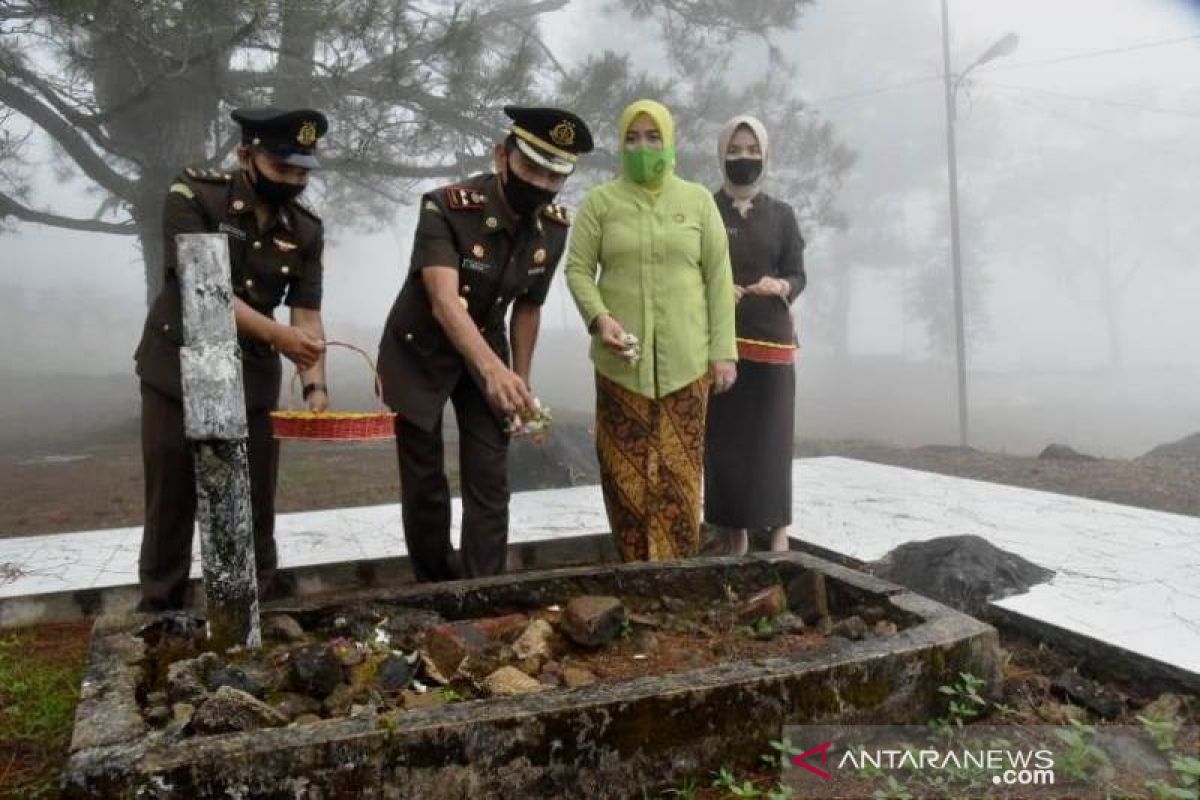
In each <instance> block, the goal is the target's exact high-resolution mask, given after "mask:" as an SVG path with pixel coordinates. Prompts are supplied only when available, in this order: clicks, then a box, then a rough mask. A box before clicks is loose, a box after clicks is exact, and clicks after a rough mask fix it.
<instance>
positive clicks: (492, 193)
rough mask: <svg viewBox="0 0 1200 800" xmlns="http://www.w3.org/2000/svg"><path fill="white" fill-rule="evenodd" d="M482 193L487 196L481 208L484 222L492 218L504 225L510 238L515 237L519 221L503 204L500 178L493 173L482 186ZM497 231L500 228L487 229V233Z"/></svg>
mask: <svg viewBox="0 0 1200 800" xmlns="http://www.w3.org/2000/svg"><path fill="white" fill-rule="evenodd" d="M483 192H484V194H485V195H487V202H486V203H485V204H484V206H483V213H484V215H485V216H484V220H487V218H488V217H494V218H495V219H497V220H499V221H500V222H501V223H503V224H504V229H505V230H506V231H508V233H509V235H510V236H512V235H515V234H516V232H517V225H518V223H519V222H520V220H519V219H518V218H517V216H516V215H515V214H513V213H512V212H511V211H509V209H508V206H507V205H506V204H505V203H504V189H503V188H502V187H501V186H500V176H499V175H496V174H495V173H493V174H492V175H491V176H490V177H489V178H488V180H487V183H486V184H485V185H484V187H483ZM485 224H486V222H485ZM499 230H500V226H496V227H495V228H488V232H489V233H495V232H497V231H499Z"/></svg>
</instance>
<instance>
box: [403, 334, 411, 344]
mask: <svg viewBox="0 0 1200 800" xmlns="http://www.w3.org/2000/svg"><path fill="white" fill-rule="evenodd" d="M412 340H413V335H412V334H411V333H406V334H404V341H406V342H411V341H412Z"/></svg>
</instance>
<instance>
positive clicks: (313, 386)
mask: <svg viewBox="0 0 1200 800" xmlns="http://www.w3.org/2000/svg"><path fill="white" fill-rule="evenodd" d="M313 392H324V393H325V394H329V387H328V386H326V385H325V384H323V383H306V384H304V388H303V389H302V390H301V391H300V397H302V398H303V399H305V400H307V399H308V396H309V395H310V394H312V393H313Z"/></svg>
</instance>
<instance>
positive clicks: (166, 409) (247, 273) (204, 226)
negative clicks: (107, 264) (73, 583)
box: [134, 108, 328, 611]
mask: <svg viewBox="0 0 1200 800" xmlns="http://www.w3.org/2000/svg"><path fill="white" fill-rule="evenodd" d="M232 116H233V118H234V120H236V121H237V122H238V123H239V124H240V125H241V128H242V143H241V145H240V146H239V147H238V150H237V155H238V162H239V168H238V169H236V170H234V171H232V172H220V171H216V172H214V171H212V170H197V169H188V170H185V171H184V173H183V174H181V175H180V176H179V177H178V178H176V180H175V182H174V183H172V184H171V187H170V189H169V191H168V193H167V199H166V204H165V207H164V211H163V244H164V247H165V259H164V266H165V269H166V275H165V280H164V285H163V290H162V292H161V293H160V294H159V296H158V298H157V299H156V300H155V302H154V303H153V305H152V306H151V308H150V312H149V314H148V316H147V318H146V325H145V328H144V330H143V332H142V339H141V342H140V343H139V344H138V349H137V353H136V354H135V356H134V357H135V359H136V361H137V373H138V376H139V377H140V378H141V392H142V462H143V466H144V471H145V480H146V527H145V531H144V533H143V536H142V550H141V556H140V559H139V563H138V576H139V579H140V582H141V589H142V597H141V602H140V603H139V606H138V608H139V610H142V611H162V610H167V609H172V608H181V607H182V606H183V602H184V591H185V589H186V588H187V581H188V571H189V569H190V567H191V552H192V551H191V547H192V531H193V529H194V519H195V512H196V485H195V479H194V477H193V473H192V455H191V451H190V448H189V447H188V444H187V442H186V440H185V439H184V434H183V406H182V402H181V389H180V377H179V348H180V345H182V343H183V331H182V322H181V316H182V313H181V309H180V295H179V278H178V275H177V274H176V267H177V263H176V250H175V235H176V234H179V233H224V234H226V235H227V236H228V238H229V260H230V267H231V270H232V273H233V274H232V276H231V278H232V283H233V292H234V303H233V304H234V317H235V320H236V323H237V332H238V345H239V347H240V348H241V351H242V376H243V385H244V387H245V392H246V418H247V422H248V424H249V461H250V502H251V506H252V509H253V517H254V558H255V566H256V568H257V571H258V582H259V592H260V595H262V596H265V597H270V596H271V595H272V594H276V593H281V588H282V587H281V586H280V585H279V582H278V580H277V578H276V574H275V569H276V565H277V558H276V552H275V537H274V532H275V479H276V475H277V473H278V463H279V462H278V459H279V447H278V442H276V441H275V440H274V439H273V438H272V435H271V421H270V411H271V409H273V408H274V407H275V405H276V402H277V400H278V398H279V384H280V377H281V373H282V364H281V362H280V359H279V353H283V355H285V356H287V357H288V359H290V360H291V361H292V362H293V363H295V364H296V366H297V368H299V369H300V370H301V371H302V376H303V380H304V384H305V386H304V396H305V399H306V401H307V404H308V408H309V409H310V410H312V411H320V410H324V409H325V408H326V407H327V405H328V397H327V395H326V388H325V384H324V365H323V351H324V343H323V340H324V332H323V328H322V323H321V312H320V308H321V283H322V266H321V251H322V248H323V245H324V236H323V233H322V227H321V221H320V220H319V219H318V218H317V217H316V216H314V215H313V213H312V212H311V211H308V210H307V209H305V208H304V207H303V206H301V205H299V204H298V203H296V201H295V200H296V196H297V195H298V194H300V192H301V191H303V190H304V187H305V185H306V184H307V181H308V171H309V170H310V169H313V168H315V167H316V166H317V160H316V158H315V156H314V150H315V148H316V143H317V140H318V139H319V138H320V137H321V136H322V135H323V134H324V133H325V130H326V128H327V125H328V123H327V122H326V120H325V117H324V116H323V115H322V114H321V113H320V112H317V111H311V110H297V111H282V110H280V109H276V108H259V109H238V110H235V111H234V112H233V115H232ZM280 303H286V304H287V305H288V306H289V307H290V308H291V318H290V320H289V323H280V322H276V321H275V319H274V318H273V313H274V310H275V308H276V307H277V306H278V305H279V304H280Z"/></svg>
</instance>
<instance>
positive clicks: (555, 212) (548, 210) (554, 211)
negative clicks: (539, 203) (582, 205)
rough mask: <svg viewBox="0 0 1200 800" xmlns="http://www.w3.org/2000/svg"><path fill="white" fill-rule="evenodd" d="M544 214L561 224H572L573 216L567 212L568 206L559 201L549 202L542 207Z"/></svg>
mask: <svg viewBox="0 0 1200 800" xmlns="http://www.w3.org/2000/svg"><path fill="white" fill-rule="evenodd" d="M542 216H544V217H545V218H546V219H549V220H553V221H555V222H557V223H558V224H559V225H570V224H571V216H570V214H569V213H568V212H567V207H566V206H564V205H559V204H558V203H547V204H546V205H545V206H544V207H543V208H542Z"/></svg>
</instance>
